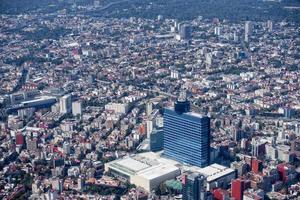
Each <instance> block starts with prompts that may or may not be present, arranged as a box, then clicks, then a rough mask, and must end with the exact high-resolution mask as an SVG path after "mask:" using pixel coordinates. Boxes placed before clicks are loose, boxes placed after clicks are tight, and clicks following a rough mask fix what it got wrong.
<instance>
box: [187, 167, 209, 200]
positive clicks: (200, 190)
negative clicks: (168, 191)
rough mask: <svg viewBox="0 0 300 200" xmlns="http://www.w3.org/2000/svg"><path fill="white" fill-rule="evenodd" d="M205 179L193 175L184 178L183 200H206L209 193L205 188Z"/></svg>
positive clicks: (196, 174) (198, 175) (195, 174)
mask: <svg viewBox="0 0 300 200" xmlns="http://www.w3.org/2000/svg"><path fill="white" fill-rule="evenodd" d="M204 181H205V177H204V176H202V175H200V174H198V173H192V174H188V175H183V177H182V185H183V188H182V189H183V192H182V199H183V200H206V199H207V192H206V188H205V183H204Z"/></svg>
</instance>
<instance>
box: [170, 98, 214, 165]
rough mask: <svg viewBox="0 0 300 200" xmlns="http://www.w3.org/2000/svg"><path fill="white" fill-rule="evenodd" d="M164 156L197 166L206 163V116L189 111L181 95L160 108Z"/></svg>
mask: <svg viewBox="0 0 300 200" xmlns="http://www.w3.org/2000/svg"><path fill="white" fill-rule="evenodd" d="M164 155H165V156H166V157H169V158H171V159H174V160H177V161H179V162H183V163H186V164H190V165H195V166H198V167H205V166H207V165H209V157H210V118H209V117H207V116H202V115H200V114H197V113H193V112H190V103H189V101H187V100H186V97H185V95H181V96H180V97H179V99H178V100H177V101H176V102H175V104H174V108H165V110H164Z"/></svg>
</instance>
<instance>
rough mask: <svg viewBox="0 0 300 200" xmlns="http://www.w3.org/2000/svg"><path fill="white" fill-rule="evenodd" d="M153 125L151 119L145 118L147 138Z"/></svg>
mask: <svg viewBox="0 0 300 200" xmlns="http://www.w3.org/2000/svg"><path fill="white" fill-rule="evenodd" d="M153 127H154V124H153V120H147V125H146V128H147V138H149V137H150V134H151V133H152V130H153Z"/></svg>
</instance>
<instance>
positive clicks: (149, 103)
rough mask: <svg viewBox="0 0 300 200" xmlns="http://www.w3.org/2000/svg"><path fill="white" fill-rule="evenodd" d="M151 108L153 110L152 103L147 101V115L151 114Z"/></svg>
mask: <svg viewBox="0 0 300 200" xmlns="http://www.w3.org/2000/svg"><path fill="white" fill-rule="evenodd" d="M152 110H153V104H152V102H148V103H147V105H146V114H147V116H149V115H151V113H152Z"/></svg>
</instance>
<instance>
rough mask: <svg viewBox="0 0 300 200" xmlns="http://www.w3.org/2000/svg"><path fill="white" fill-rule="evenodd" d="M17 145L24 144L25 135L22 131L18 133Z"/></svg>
mask: <svg viewBox="0 0 300 200" xmlns="http://www.w3.org/2000/svg"><path fill="white" fill-rule="evenodd" d="M16 145H20V146H23V145H24V136H23V134H22V133H17V134H16Z"/></svg>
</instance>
